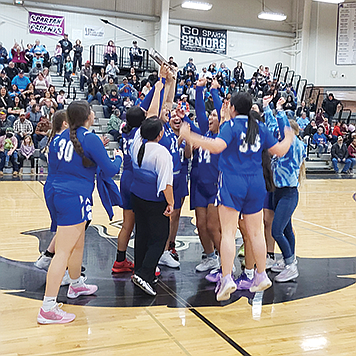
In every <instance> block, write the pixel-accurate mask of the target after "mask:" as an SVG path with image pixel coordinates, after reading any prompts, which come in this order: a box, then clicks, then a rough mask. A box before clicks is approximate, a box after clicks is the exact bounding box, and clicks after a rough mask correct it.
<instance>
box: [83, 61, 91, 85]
mask: <svg viewBox="0 0 356 356" xmlns="http://www.w3.org/2000/svg"><path fill="white" fill-rule="evenodd" d="M91 75H92V69H91V65H90V62H89V61H86V62H85V64H84V66H83V67H82V70H81V71H80V90H81V91H84V84H85V83H87V84H89V83H88V82H89V81H90V78H91Z"/></svg>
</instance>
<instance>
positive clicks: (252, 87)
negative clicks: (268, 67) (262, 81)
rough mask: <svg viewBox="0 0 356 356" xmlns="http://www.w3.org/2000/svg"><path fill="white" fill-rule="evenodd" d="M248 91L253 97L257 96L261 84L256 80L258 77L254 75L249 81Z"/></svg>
mask: <svg viewBox="0 0 356 356" xmlns="http://www.w3.org/2000/svg"><path fill="white" fill-rule="evenodd" d="M247 91H248V93H250V94H251V95H252V97H253V98H255V99H256V98H257V95H258V91H259V86H258V83H257V80H256V77H252V78H251V81H250V82H249V83H248V90H247Z"/></svg>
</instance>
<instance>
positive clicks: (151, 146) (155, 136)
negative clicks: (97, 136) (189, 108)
mask: <svg viewBox="0 0 356 356" xmlns="http://www.w3.org/2000/svg"><path fill="white" fill-rule="evenodd" d="M156 85H157V83H156ZM163 135H164V130H163V126H162V122H161V120H159V119H158V118H157V117H156V118H155V117H153V118H149V119H147V120H145V121H144V122H143V123H142V125H141V128H140V130H138V131H137V132H136V134H135V138H134V141H133V143H132V147H131V157H132V167H133V181H132V185H131V193H132V194H131V201H132V205H133V210H134V212H135V226H136V236H135V273H134V275H133V276H132V282H133V283H134V284H135V285H137V286H138V287H140V288H141V289H142V290H143V291H144V292H145V293H147V294H149V295H153V296H154V295H156V291H155V290H154V288H153V283H155V279H156V278H155V269H156V266H157V263H158V261H159V258H160V256H161V255H162V253H163V251H164V249H165V245H166V242H167V240H168V235H169V216H170V215H171V214H172V213H173V210H174V208H173V206H174V198H173V163H172V157H171V155H170V153H169V152H168V150H167V149H166V148H165V147H163V146H162V145H160V144H159V143H158V142H159V141H160V139H161V138H162V136H163ZM146 140H147V141H146Z"/></svg>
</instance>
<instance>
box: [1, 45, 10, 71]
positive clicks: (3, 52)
mask: <svg viewBox="0 0 356 356" xmlns="http://www.w3.org/2000/svg"><path fill="white" fill-rule="evenodd" d="M7 56H8V53H7V50H6V48H5V47H3V45H2V42H0V64H1V65H4V64H7V60H8V58H7Z"/></svg>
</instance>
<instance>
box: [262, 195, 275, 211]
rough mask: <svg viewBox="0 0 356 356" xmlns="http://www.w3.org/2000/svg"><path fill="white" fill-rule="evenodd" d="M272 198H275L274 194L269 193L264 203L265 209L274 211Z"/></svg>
mask: <svg viewBox="0 0 356 356" xmlns="http://www.w3.org/2000/svg"><path fill="white" fill-rule="evenodd" d="M272 196H273V193H272V192H267V194H266V197H265V201H264V203H263V209H267V210H273V204H272Z"/></svg>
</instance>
